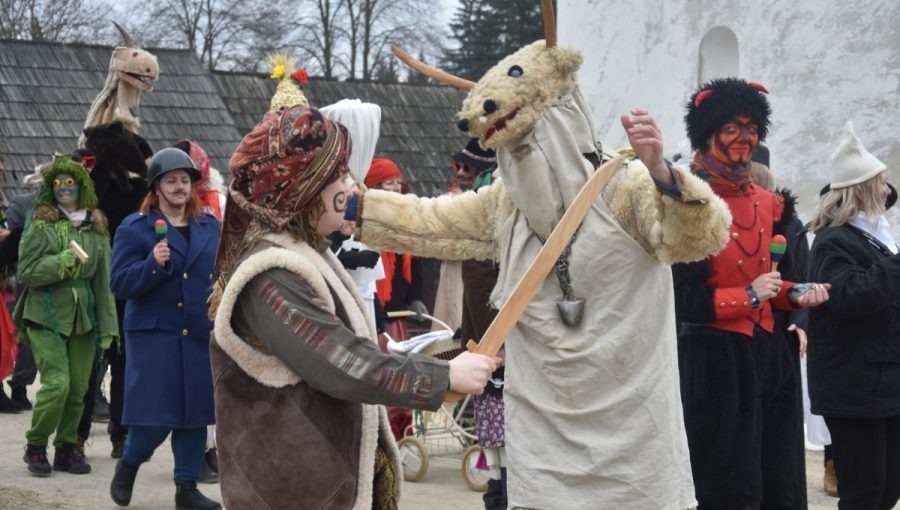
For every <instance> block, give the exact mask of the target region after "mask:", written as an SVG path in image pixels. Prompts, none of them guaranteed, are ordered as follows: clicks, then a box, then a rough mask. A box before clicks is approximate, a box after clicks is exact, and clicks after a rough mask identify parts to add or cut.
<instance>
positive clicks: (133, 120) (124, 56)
mask: <svg viewBox="0 0 900 510" xmlns="http://www.w3.org/2000/svg"><path fill="white" fill-rule="evenodd" d="M113 24H114V25H115V26H116V28H117V29H118V30H119V33H120V34H121V35H122V40H123V46H117V47H116V48H115V49H114V50H113V54H112V57H111V58H110V61H109V73H108V74H107V75H106V83H105V84H104V86H103V90H101V91H100V93H99V94H98V95H97V97H96V98H94V102H93V103H92V104H91V109H90V110H89V111H88V115H87V119H86V120H85V122H84V129H87V128H89V127H92V126H96V125H98V124H106V123H109V122H113V121H120V122H122V124H123V125H124V126H125V127H126V128H128V130H130V131H131V132H133V133H135V134H137V133H138V128H139V127H140V119H139V118H138V107H139V106H140V100H141V92H149V91H151V90H153V84H154V83H155V82H156V79H157V78H159V64H158V63H157V61H156V57H155V56H154V55H153V54H151V53H150V52H148V51H146V50H143V49H141V47H140V45H139V44H138V42H137V40H135V39H134V37H132V36H131V34H129V33H128V32H126V31H125V29H124V28H122V27H121V26H120V25H119V24H118V23H115V22H113ZM78 142H79V145H80V146H82V147H83V146H84V135H82V136H81V138H80V139H79V141H78Z"/></svg>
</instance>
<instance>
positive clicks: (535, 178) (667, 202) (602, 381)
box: [361, 90, 731, 510]
mask: <svg viewBox="0 0 900 510" xmlns="http://www.w3.org/2000/svg"><path fill="white" fill-rule="evenodd" d="M589 119H590V114H589V111H588V110H587V107H586V105H585V104H584V101H583V99H582V98H581V96H580V93H578V91H577V90H576V91H575V93H574V94H572V95H570V96H569V97H567V98H565V100H563V101H562V104H561V105H559V106H557V107H553V108H551V109H550V110H549V111H548V112H546V113H545V115H544V117H542V118H541V120H539V121H538V124H537V125H536V126H535V128H534V130H533V131H532V132H530V133H529V134H528V135H526V136H525V137H524V138H523V139H522V140H521V141H520V142H519V143H518V144H517V145H516V147H515V148H513V149H512V150H510V149H509V148H507V147H501V148H500V149H499V150H498V151H497V155H498V161H499V173H500V177H501V178H500V179H498V180H497V181H496V182H495V183H494V184H492V185H491V186H489V187H487V188H482V189H480V190H479V191H478V192H477V193H472V192H469V193H464V194H462V195H461V196H459V197H456V198H452V199H451V198H447V197H439V198H436V199H427V198H418V197H412V196H409V195H396V194H386V193H384V192H377V191H371V192H368V193H367V194H366V195H365V196H364V200H363V209H362V224H361V229H362V230H361V234H362V239H363V241H364V242H365V243H367V244H369V245H371V246H378V247H379V248H381V249H390V250H396V251H404V252H410V253H414V254H417V255H421V256H431V257H434V256H440V257H441V258H443V259H449V258H460V259H466V258H476V259H491V258H493V259H496V260H497V261H498V262H499V264H500V277H499V279H498V282H497V286H496V287H495V289H494V293H493V295H492V301H493V302H494V305H495V306H497V307H498V308H499V307H500V306H502V304H503V303H504V302H505V301H506V299H507V298H508V297H509V295H510V293H511V292H512V289H513V288H514V286H515V284H516V282H518V280H519V279H520V278H521V276H522V275H523V274H524V272H525V270H526V269H527V267H528V265H529V264H530V263H531V261H532V260H533V259H534V258H535V256H536V255H537V252H538V251H539V249H540V247H541V242H540V240H539V239H538V237H537V235H536V232H537V233H539V234H540V235H541V237H544V238H546V236H547V235H549V231H550V230H552V228H553V227H554V226H555V225H556V223H557V222H558V220H559V218H560V217H561V216H562V213H563V212H564V211H565V209H566V208H567V207H568V206H569V204H570V203H571V201H572V199H574V196H575V195H576V194H577V192H578V190H579V189H580V187H581V185H583V183H584V182H585V180H586V179H587V177H588V176H589V175H590V173H591V172H592V171H593V168H592V167H591V165H590V164H588V163H587V161H586V160H585V159H584V158H582V157H581V156H580V154H581V153H585V152H590V151H591V149H592V147H593V137H592V133H593V132H594V131H593V128H592V126H591V123H590V120H589ZM675 172H676V174H677V175H678V178H679V180H680V183H681V191H682V200H678V199H676V198H673V197H670V196H667V195H664V194H662V193H660V192H659V191H658V189H657V188H656V185H655V183H654V182H653V180H652V178H651V177H650V174H649V172H648V170H647V169H646V167H644V166H643V165H642V164H641V163H640V162H638V161H630V162H628V163H626V164H625V165H623V167H622V168H621V169H620V170H619V171H618V172H617V174H616V175H614V176H613V178H612V179H611V180H610V182H609V184H608V185H607V187H606V188H605V189H604V191H603V193H602V195H601V198H600V199H598V200H597V201H596V202H595V204H594V207H593V208H592V209H591V211H589V212H588V214H587V216H586V217H585V219H584V222H583V224H582V226H581V228H580V229H579V232H578V233H577V235H576V236H577V237H576V239H575V242H574V244H573V246H572V255H571V259H570V262H571V266H570V274H571V279H572V284H573V287H574V291H575V292H574V294H575V296H577V297H581V298H584V299H585V301H586V306H585V314H584V320H583V321H582V323H581V324H580V325H579V326H577V327H567V326H565V325H564V324H563V323H562V322H561V321H560V319H559V313H558V312H557V310H556V304H555V301H556V300H557V299H560V298H561V295H562V293H561V291H560V287H559V282H558V280H557V277H556V275H555V273H551V274H550V275H549V276H548V277H547V279H546V280H545V281H544V283H543V285H542V286H541V289H540V291H539V292H538V294H537V296H536V297H535V298H534V300H533V301H532V302H531V303H530V304H529V306H528V307H527V309H526V310H525V312H524V314H523V315H522V316H521V318H520V319H519V321H518V323H517V324H516V327H515V328H514V330H513V332H512V333H511V335H510V337H509V339H508V340H507V343H506V363H507V368H506V385H505V386H504V400H505V403H506V426H507V430H506V440H507V443H506V448H507V455H508V461H509V467H508V486H507V491H508V496H509V504H510V507H525V508H539V509H557V508H559V509H563V508H564V509H588V508H590V509H597V508H617V509H622V508H625V509H641V510H645V509H683V508H690V507H693V506H695V505H696V501H695V498H694V487H693V482H692V479H691V467H690V458H689V455H688V449H687V440H686V436H685V431H684V422H683V417H682V412H681V396H680V392H679V380H678V364H677V352H676V340H675V311H674V298H673V292H672V276H671V272H670V269H669V265H668V264H671V263H674V262H688V261H695V260H701V259H703V258H705V257H706V256H707V255H708V254H710V253H714V252H717V251H718V250H720V249H721V248H722V247H723V246H724V245H725V242H726V241H727V233H728V226H729V225H730V223H731V216H730V214H729V212H728V209H727V206H726V205H725V204H724V202H722V201H721V200H720V199H719V198H717V197H716V196H715V195H714V194H713V192H712V191H711V190H710V188H709V187H708V186H707V185H706V184H705V183H703V182H701V181H700V180H699V179H697V178H695V177H694V176H691V175H690V174H688V173H685V172H682V171H680V170H675Z"/></svg>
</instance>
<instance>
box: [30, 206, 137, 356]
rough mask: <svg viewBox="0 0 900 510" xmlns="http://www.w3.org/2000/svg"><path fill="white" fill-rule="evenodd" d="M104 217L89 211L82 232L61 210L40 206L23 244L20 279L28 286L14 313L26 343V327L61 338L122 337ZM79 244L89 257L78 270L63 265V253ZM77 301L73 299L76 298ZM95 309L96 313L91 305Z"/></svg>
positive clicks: (96, 212)
mask: <svg viewBox="0 0 900 510" xmlns="http://www.w3.org/2000/svg"><path fill="white" fill-rule="evenodd" d="M107 228H108V227H107V222H106V217H105V216H104V215H103V213H102V212H100V211H99V210H97V209H94V210H91V211H88V215H87V218H86V219H85V221H84V222H83V223H82V224H81V225H80V226H78V227H76V226H74V225H73V224H72V222H70V221H69V220H68V219H65V218H60V211H59V210H58V209H56V208H54V207H49V206H46V205H40V206H37V207H36V208H35V210H34V213H33V215H32V219H31V222H30V223H29V225H28V228H27V229H26V230H25V233H24V234H23V236H22V240H21V242H20V243H19V263H18V264H19V265H18V280H19V283H20V284H21V285H22V286H23V287H24V289H25V290H24V291H23V292H22V295H21V297H20V298H19V300H18V302H17V303H16V308H15V310H14V311H13V319H14V321H15V323H16V325H17V326H18V327H19V336H20V338H22V339H23V340H26V341H27V338H24V335H25V327H26V326H29V327H34V326H39V327H43V328H47V329H51V330H53V331H55V332H57V333H58V334H59V335H62V336H69V335H72V334H83V333H87V332H89V331H92V330H94V328H96V332H97V336H98V337H99V338H102V339H106V340H113V339H115V338H118V336H119V326H118V321H117V320H116V305H115V300H114V299H113V295H112V293H111V292H110V291H109V267H110V247H109V233H108V230H107ZM72 240H74V241H75V242H77V243H78V244H79V245H80V246H81V247H82V248H83V249H84V251H86V252H87V253H88V255H89V257H90V258H89V259H88V260H87V262H81V261H78V262H76V265H75V268H74V270H65V269H63V268H61V267H60V265H59V253H60V252H62V251H63V250H65V249H68V247H69V246H68V244H69V241H72ZM73 296H74V299H73ZM92 304H93V309H91V308H90V307H91V305H92Z"/></svg>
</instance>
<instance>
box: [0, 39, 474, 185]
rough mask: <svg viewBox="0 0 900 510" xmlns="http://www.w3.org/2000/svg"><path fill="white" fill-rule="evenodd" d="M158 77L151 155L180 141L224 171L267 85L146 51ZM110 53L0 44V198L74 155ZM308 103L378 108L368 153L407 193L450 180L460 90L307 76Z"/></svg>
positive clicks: (144, 113)
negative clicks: (398, 176) (0, 169)
mask: <svg viewBox="0 0 900 510" xmlns="http://www.w3.org/2000/svg"><path fill="white" fill-rule="evenodd" d="M150 51H151V52H153V53H154V54H155V55H156V56H157V58H158V59H159V67H160V78H159V80H158V81H157V83H156V85H155V87H154V90H153V92H147V93H143V94H142V95H141V107H140V118H141V134H142V135H143V136H144V137H145V138H146V139H147V141H149V142H150V144H151V146H153V148H154V149H160V148H162V147H166V146H168V145H170V144H172V143H174V142H175V141H177V140H179V139H181V138H191V139H193V140H195V141H196V142H197V143H199V144H200V145H201V146H202V147H203V148H204V149H206V151H207V153H208V154H209V155H210V157H211V158H212V164H213V166H215V167H216V168H218V169H220V170H227V168H228V159H229V158H230V156H231V153H232V152H233V150H234V148H235V147H236V146H237V144H238V142H240V139H241V137H242V136H243V135H244V134H245V133H247V132H248V131H249V130H250V129H251V128H252V127H253V126H254V125H255V124H256V122H257V121H258V120H259V119H260V118H262V115H263V114H264V113H265V112H266V111H267V110H268V108H269V100H270V98H271V97H272V93H273V92H274V90H275V82H274V81H272V80H270V79H268V76H267V75H262V74H242V73H221V72H215V73H209V72H208V71H207V69H206V67H205V66H204V65H203V64H201V63H200V62H199V60H198V59H197V58H196V56H194V54H193V53H191V52H190V51H188V50H172V49H151V50H150ZM111 54H112V47H109V46H91V45H83V44H57V43H39V42H30V41H3V40H0V153H2V154H4V155H5V159H6V162H5V166H6V173H5V175H3V176H2V177H0V192H2V193H3V194H4V195H6V196H7V197H8V198H10V197H12V196H14V195H16V194H18V193H19V192H21V187H22V178H23V177H24V176H25V175H28V174H30V173H31V172H32V171H33V169H34V167H35V165H38V164H40V163H43V162H46V161H48V160H49V158H50V155H51V154H52V153H53V152H64V153H65V152H70V151H72V150H73V149H75V147H76V144H77V140H78V136H79V134H80V133H81V129H82V126H83V124H84V119H85V117H86V116H87V112H88V110H89V109H90V105H91V102H92V101H93V100H94V97H96V95H97V94H98V93H99V92H100V90H101V89H102V88H103V85H104V83H105V81H106V75H107V71H108V68H109V59H110V56H111ZM305 93H306V96H307V97H308V98H309V100H310V102H311V103H312V104H313V105H320V106H321V105H327V104H331V103H334V102H336V101H338V100H340V99H344V98H350V99H361V100H363V101H367V102H372V103H376V104H379V105H381V107H382V125H381V137H380V139H379V143H378V148H377V151H376V155H378V156H382V157H388V158H391V159H394V160H395V161H397V163H398V164H399V165H400V167H401V169H402V170H403V172H404V174H405V176H406V177H407V179H408V180H409V181H410V182H411V183H412V185H413V189H414V191H416V192H417V193H418V194H421V195H429V196H433V195H437V194H441V193H443V192H444V191H445V190H446V188H447V181H448V180H449V178H450V177H451V175H450V170H449V168H450V165H449V157H450V155H451V154H453V153H454V152H456V151H458V150H459V149H460V148H461V147H462V146H463V145H464V144H465V141H466V137H465V136H463V135H462V134H461V133H460V132H459V131H458V130H457V129H456V126H455V125H456V112H457V111H458V109H459V107H460V106H461V104H462V99H463V97H464V93H462V92H460V91H457V90H455V89H451V88H449V87H443V86H432V85H412V84H385V83H371V82H338V81H327V80H319V79H315V78H313V79H312V80H310V83H309V84H308V85H307V86H306V87H305Z"/></svg>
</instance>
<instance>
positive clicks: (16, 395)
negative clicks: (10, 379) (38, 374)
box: [9, 385, 34, 411]
mask: <svg viewBox="0 0 900 510" xmlns="http://www.w3.org/2000/svg"><path fill="white" fill-rule="evenodd" d="M9 389H10V393H11V395H12V396H11V397H10V398H12V399H13V400H14V401H15V402H16V403H18V404H19V405H20V406H22V409H24V410H26V411H31V409H32V408H33V407H34V406H33V405H31V401H30V400H28V392H27V391H26V390H25V386H22V387H17V386H13V385H10V386H9Z"/></svg>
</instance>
